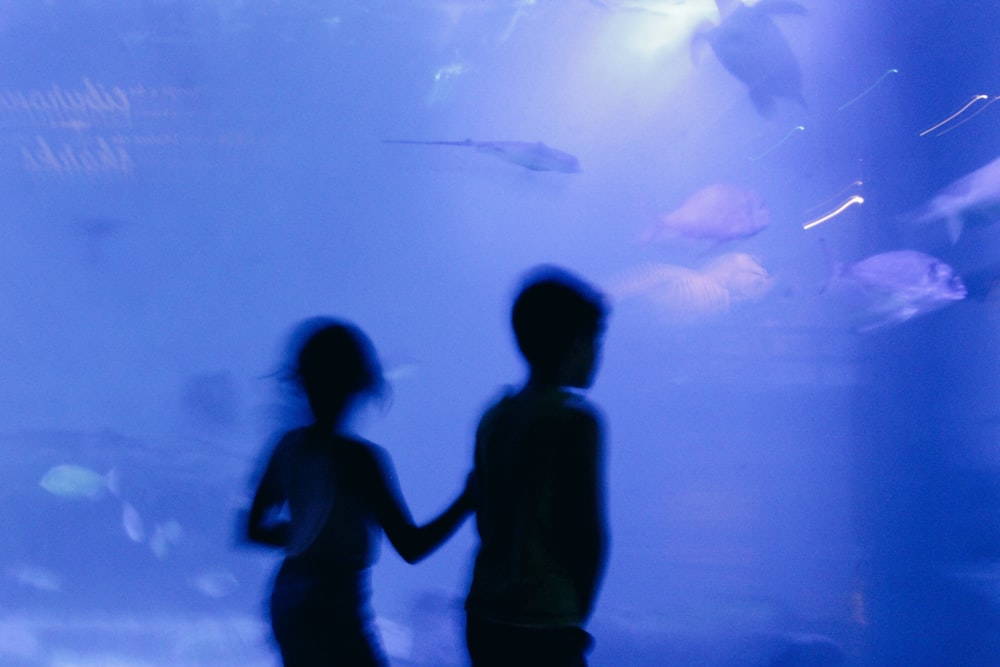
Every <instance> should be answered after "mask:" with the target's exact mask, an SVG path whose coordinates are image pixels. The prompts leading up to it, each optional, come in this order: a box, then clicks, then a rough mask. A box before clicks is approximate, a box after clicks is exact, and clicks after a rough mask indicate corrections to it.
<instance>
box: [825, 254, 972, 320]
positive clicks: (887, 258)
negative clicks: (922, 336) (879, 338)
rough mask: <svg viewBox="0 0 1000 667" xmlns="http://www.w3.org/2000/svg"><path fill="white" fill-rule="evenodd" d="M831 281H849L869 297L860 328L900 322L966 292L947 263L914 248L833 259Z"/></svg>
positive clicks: (955, 298) (963, 296)
mask: <svg viewBox="0 0 1000 667" xmlns="http://www.w3.org/2000/svg"><path fill="white" fill-rule="evenodd" d="M831 281H832V282H837V281H846V282H848V283H850V284H851V285H853V286H854V287H855V288H856V289H857V290H858V291H859V292H860V293H861V294H862V295H863V296H864V297H865V298H866V299H867V300H868V301H869V304H868V306H867V308H866V313H865V321H863V322H862V324H861V325H860V326H858V331H861V332H867V331H872V330H875V329H880V328H882V327H886V326H892V325H895V324H901V323H903V322H906V321H907V320H909V319H912V318H913V317H916V316H917V315H921V314H923V313H928V312H931V311H934V310H937V309H939V308H943V307H944V306H947V305H948V304H950V303H952V302H954V301H961V300H962V299H964V298H965V297H966V294H967V290H966V288H965V284H964V283H963V282H962V278H961V277H960V276H959V275H957V274H956V273H955V271H954V269H952V267H951V266H949V265H948V264H946V263H944V262H943V261H941V260H940V259H938V258H936V257H933V256H931V255H928V254H925V253H922V252H919V251H917V250H893V251H890V252H883V253H879V254H877V255H872V256H871V257H868V258H867V259H863V260H861V261H860V262H857V263H855V264H845V263H837V262H835V263H834V267H833V278H832V279H831Z"/></svg>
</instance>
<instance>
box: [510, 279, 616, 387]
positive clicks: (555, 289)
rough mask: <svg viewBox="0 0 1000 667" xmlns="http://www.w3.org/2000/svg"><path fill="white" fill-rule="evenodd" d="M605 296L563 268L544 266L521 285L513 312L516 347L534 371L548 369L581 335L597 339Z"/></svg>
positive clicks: (561, 357)
mask: <svg viewBox="0 0 1000 667" xmlns="http://www.w3.org/2000/svg"><path fill="white" fill-rule="evenodd" d="M607 310H608V308H607V305H606V304H605V300H604V297H603V296H602V295H601V293H600V292H598V291H597V290H596V289H594V288H593V287H591V286H590V285H588V284H587V283H585V282H584V281H583V280H581V279H580V278H577V277H576V276H574V275H573V274H571V273H569V272H568V271H566V270H564V269H560V268H558V267H553V266H542V267H539V268H537V269H534V270H533V271H531V273H529V274H528V276H527V277H526V278H525V280H524V281H523V283H522V287H521V290H520V291H519V292H518V295H517V298H516V299H515V300H514V307H513V309H512V310H511V324H512V325H513V328H514V336H515V338H516V339H517V346H518V348H519V349H520V350H521V354H522V355H524V358H525V360H527V362H528V364H529V365H530V366H531V367H532V368H536V369H537V368H541V369H543V370H548V369H552V368H554V367H556V366H557V365H558V364H559V363H561V362H562V360H563V359H564V358H565V355H566V353H567V352H568V351H569V350H570V348H571V346H572V345H573V343H574V341H575V340H576V339H577V338H579V337H580V336H589V337H597V336H598V335H600V333H601V332H602V331H603V329H604V320H605V318H606V317H607Z"/></svg>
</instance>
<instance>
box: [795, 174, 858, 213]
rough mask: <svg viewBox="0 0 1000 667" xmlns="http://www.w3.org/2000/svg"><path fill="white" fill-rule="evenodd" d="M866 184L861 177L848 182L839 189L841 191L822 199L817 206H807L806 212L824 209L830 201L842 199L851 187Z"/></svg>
mask: <svg viewBox="0 0 1000 667" xmlns="http://www.w3.org/2000/svg"><path fill="white" fill-rule="evenodd" d="M864 184H865V183H864V181H862V180H861V179H860V178H859V179H857V180H856V181H851V182H850V183H848V184H847V185H846V186H844V187H843V188H841V189H840V190H839V191H838V192H837V194H835V195H833V196H832V197H829V198H827V199H824V200H823V201H821V202H820V203H818V204H816V205H815V206H810V207H809V208H807V209H806V210H805V213H812V212H813V211H818V210H820V209H822V208H826V206H827V205H828V204H829V203H830V202H832V201H835V200H837V199H840V198H841V197H842V196H843V195H844V194H845V193H847V192H848V191H849V190H850V189H851V188H860V187H862V186H864Z"/></svg>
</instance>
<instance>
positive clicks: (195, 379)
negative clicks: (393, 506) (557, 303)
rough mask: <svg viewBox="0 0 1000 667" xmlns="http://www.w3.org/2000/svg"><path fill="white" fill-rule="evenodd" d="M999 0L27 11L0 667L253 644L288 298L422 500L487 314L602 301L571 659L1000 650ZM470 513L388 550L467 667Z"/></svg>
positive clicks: (12, 185) (421, 641)
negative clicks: (599, 491) (319, 319)
mask: <svg viewBox="0 0 1000 667" xmlns="http://www.w3.org/2000/svg"><path fill="white" fill-rule="evenodd" d="M998 23H1000V5H997V4H996V3H993V2H986V1H982V2H971V1H970V2H960V3H955V2H943V1H941V0H923V1H920V2H912V3H893V2H874V3H864V2H857V1H854V2H846V3H831V2H820V1H818V0H758V1H757V2H752V0H744V1H743V2H740V0H283V1H281V2H279V1H277V0H252V1H244V0H128V1H126V0H45V1H44V2H38V1H33V0H10V1H9V2H6V3H4V6H3V10H2V11H0V35H2V39H0V53H2V58H0V63H2V65H0V67H2V70H3V74H4V76H3V77H2V82H0V139H2V142H0V165H2V173H3V179H2V181H0V189H2V193H3V197H2V201H3V216H2V225H3V236H2V238H3V242H2V243H0V254H2V257H3V261H2V263H0V276H2V278H0V295H2V296H0V299H2V304H3V312H4V316H3V318H2V325H0V326H2V328H3V335H2V336H0V349H2V352H0V360H2V361H0V367H2V369H3V381H4V384H5V386H6V387H7V389H6V390H5V391H4V392H2V393H0V397H2V398H0V406H2V409H0V441H2V447H3V452H4V454H3V456H2V458H0V470H2V479H3V484H2V495H3V525H4V527H5V530H4V546H3V548H2V549H0V663H2V664H3V665H7V666H9V667H98V666H100V667H182V666H183V667H231V666H232V665H243V666H244V667H276V666H277V665H279V664H280V658H279V654H278V652H277V649H276V647H275V644H274V642H273V640H272V636H271V629H270V625H269V620H268V615H267V600H268V595H269V590H270V585H271V582H272V580H273V577H274V573H275V571H276V568H277V566H278V564H279V562H280V558H281V553H280V552H279V551H276V550H272V549H266V548H263V547H258V546H252V545H250V544H249V543H248V542H247V541H246V539H245V538H244V529H243V526H242V524H241V521H242V519H241V517H242V516H243V513H244V512H245V510H246V508H247V507H248V505H249V503H250V500H251V497H252V493H253V489H254V484H255V482H256V480H257V478H258V476H259V474H260V470H261V466H262V464H263V461H264V460H265V457H266V452H267V451H268V447H269V446H270V445H271V444H272V443H273V436H274V434H275V433H276V432H278V431H279V430H280V429H282V428H286V427H288V425H289V422H290V420H292V419H293V417H292V416H290V413H289V411H288V410H287V409H286V406H285V405H284V403H283V399H282V393H281V382H280V381H279V378H278V377H277V376H278V375H279V373H278V369H279V367H280V364H281V362H282V359H283V355H284V354H285V351H286V350H285V347H286V345H287V343H288V336H289V334H290V332H292V331H293V329H294V327H295V326H296V325H297V323H299V322H301V321H303V320H304V319H306V318H309V317H313V316H317V315H328V316H334V317H340V318H345V319H348V320H350V321H352V322H355V323H356V324H357V325H358V326H360V327H361V328H362V329H363V330H364V331H365V332H367V334H368V335H369V336H370V337H371V339H372V341H373V343H374V345H375V347H376V349H377V350H378V353H379V355H380V358H381V359H382V362H383V365H384V367H385V371H386V376H387V377H388V379H389V381H390V383H391V386H392V392H391V400H390V401H388V402H386V403H385V404H384V405H381V406H373V407H371V408H370V409H366V410H365V411H363V412H361V413H359V414H358V415H356V421H355V423H354V428H355V429H356V431H357V433H359V434H360V435H362V436H363V437H365V438H367V439H370V440H372V441H374V442H377V443H379V444H381V445H382V446H384V447H385V448H386V449H387V450H388V451H389V452H390V454H391V456H392V458H393V461H394V463H395V466H396V470H397V472H398V477H399V483H400V485H401V487H402V490H403V493H404V495H405V497H406V499H407V502H408V503H409V506H410V508H411V510H412V512H413V514H414V516H415V518H416V519H417V520H418V521H426V520H428V519H429V518H430V517H432V516H433V515H434V513H435V512H437V511H439V510H440V509H441V508H442V507H443V506H444V505H445V504H446V503H447V502H448V500H449V499H450V497H449V495H448V494H450V493H452V491H453V490H454V491H456V492H457V490H458V489H459V488H461V483H462V480H463V479H464V476H465V474H466V472H467V471H468V470H469V468H470V466H471V464H472V446H473V439H474V433H475V428H476V424H477V421H478V419H479V416H480V415H481V413H482V411H483V410H484V408H485V407H486V406H487V405H488V404H489V402H490V401H491V400H493V399H495V398H496V397H497V396H498V395H499V394H500V393H501V392H502V391H503V390H504V387H506V386H511V385H517V384H518V383H520V382H522V381H523V380H524V377H525V368H524V366H523V363H522V361H521V359H520V358H519V356H518V354H517V352H516V347H515V345H514V340H513V337H512V335H511V332H510V325H509V310H510V306H511V303H512V298H513V296H514V294H515V290H516V287H517V285H518V282H519V281H520V279H521V277H522V276H523V275H524V274H525V272H526V271H528V270H530V269H531V268H532V267H536V266H538V265H540V264H554V265H558V266H561V267H564V268H566V269H568V270H570V271H572V272H574V273H576V274H577V275H579V276H581V277H583V278H584V279H586V280H587V281H589V282H591V283H592V284H594V285H596V286H598V287H599V288H600V289H601V290H602V291H603V292H604V293H605V294H606V295H607V298H608V301H609V303H610V304H611V306H612V311H611V315H610V318H609V321H608V328H607V332H606V337H605V341H604V347H603V352H602V359H601V365H600V369H599V374H598V376H597V379H596V382H595V384H594V386H593V387H592V389H591V390H590V391H589V394H588V395H589V397H590V398H591V399H592V400H593V402H594V403H595V404H597V405H598V406H599V407H600V409H601V411H602V414H603V415H604V419H605V422H606V425H607V429H608V433H607V443H606V444H607V460H606V466H607V468H606V471H605V473H606V479H607V486H606V489H605V491H606V494H607V498H608V506H609V523H610V530H611V552H610V559H609V562H608V566H607V570H606V573H605V576H604V579H603V582H602V586H601V590H600V595H599V599H598V602H597V607H596V610H595V612H594V614H593V617H592V619H591V621H590V623H589V625H588V630H589V631H590V632H591V633H592V634H593V635H594V637H595V639H596V644H595V647H594V649H593V652H592V653H591V654H590V656H589V661H590V664H592V665H595V666H598V667H600V666H608V667H611V666H618V665H621V666H626V665H627V666H629V667H644V666H650V667H653V666H656V667H660V666H662V665H691V666H696V665H698V666H701V665H715V666H720V667H730V666H732V667H743V666H746V667H757V666H759V667H789V666H805V665H809V666H811V667H823V666H827V665H830V666H832V665H845V666H857V667H876V666H878V667H882V666H885V667H898V666H901V665H907V666H911V667H912V666H928V667H945V666H956V667H958V666H961V667H974V666H992V665H996V664H998V663H1000V639H998V638H1000V632H998V630H1000V615H998V612H1000V608H998V603H1000V531H998V521H997V517H998V510H1000V497H998V481H1000V477H998V474H1000V448H998V443H1000V432H998V430H1000V405H998V401H997V396H998V394H997V392H998V387H997V384H998V379H997V378H998V375H1000V374H998V368H1000V366H998V359H997V355H998V353H997V349H998V348H997V339H998V333H997V332H998V331H1000V305H998V304H1000V301H998V294H997V290H996V282H997V278H998V276H1000V225H998V224H996V223H997V222H998V221H1000V160H998V155H1000V105H995V104H994V102H995V101H996V100H997V99H998V95H1000V80H998V75H997V71H998V66H1000V56H998V55H997V50H996V48H995V36H996V33H995V26H996V25H997V24H998ZM477 539H478V538H477V535H476V532H475V526H474V522H473V521H468V522H466V524H465V525H464V526H463V527H462V528H461V529H460V531H459V532H458V533H457V534H456V535H455V536H454V537H453V538H452V539H451V540H450V541H449V542H447V543H446V544H445V545H444V546H442V547H441V548H440V549H439V550H438V551H437V552H436V553H434V554H433V555H432V556H430V557H429V558H428V559H427V560H425V561H423V562H421V563H419V564H417V565H408V564H406V563H405V562H403V560H402V559H401V558H399V557H398V556H397V555H396V553H395V552H394V551H393V550H392V549H391V548H389V547H388V545H386V546H385V548H383V549H382V555H381V559H380V560H379V562H378V563H377V564H376V565H375V566H374V568H373V571H372V579H373V590H374V597H373V606H374V609H375V612H376V614H377V625H378V628H379V631H380V634H381V637H382V643H383V646H384V648H385V651H386V653H387V655H388V657H389V659H390V661H391V663H392V664H393V665H399V666H405V667H416V666H430V665H433V666H436V667H450V666H458V665H467V664H468V658H467V654H466V651H465V643H464V612H463V603H464V598H465V595H466V593H467V591H468V586H469V581H470V578H471V566H472V559H473V557H474V553H475V548H476V545H477Z"/></svg>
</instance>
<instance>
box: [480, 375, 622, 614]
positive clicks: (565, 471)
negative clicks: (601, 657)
mask: <svg viewBox="0 0 1000 667" xmlns="http://www.w3.org/2000/svg"><path fill="white" fill-rule="evenodd" d="M603 459H604V456H603V435H602V427H601V420H600V416H599V414H598V412H597V410H596V408H595V407H594V406H593V405H592V404H590V403H589V402H588V401H587V400H586V399H585V398H583V397H582V396H580V395H577V394H574V393H571V392H568V391H564V390H561V389H555V388H553V389H537V388H526V389H524V390H522V391H521V392H519V393H517V394H512V395H511V394H508V395H507V396H505V397H504V398H502V399H501V400H499V401H498V402H497V403H495V404H494V405H493V406H492V407H491V408H490V409H489V410H487V412H486V414H485V415H484V416H483V418H482V420H481V421H480V424H479V428H478V430H477V433H476V450H475V474H476V481H477V485H478V490H479V491H478V493H479V495H478V498H477V506H476V522H477V527H478V530H479V535H480V538H481V545H480V549H479V552H478V554H477V556H476V562H475V568H474V570H473V579H472V586H471V590H470V592H469V597H468V600H467V602H466V608H467V610H468V611H469V613H472V614H475V615H477V616H480V617H483V618H486V619H489V620H492V621H495V622H500V623H508V624H512V625H534V626H582V625H583V624H584V623H585V622H586V620H587V618H588V617H589V615H590V612H591V610H592V608H593V603H594V597H595V596H596V592H597V587H598V584H599V581H600V578H601V575H602V573H603V567H604V560H605V552H606V549H607V527H606V518H605V504H604V483H603V482H604V480H603V467H604V461H603Z"/></svg>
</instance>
